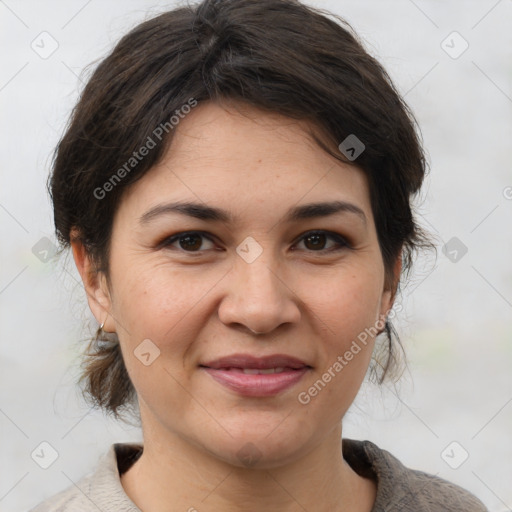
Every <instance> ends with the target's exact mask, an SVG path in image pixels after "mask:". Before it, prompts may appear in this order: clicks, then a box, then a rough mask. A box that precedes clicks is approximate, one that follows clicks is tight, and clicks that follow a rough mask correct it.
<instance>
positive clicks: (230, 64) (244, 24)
mask: <svg viewBox="0 0 512 512" xmlns="http://www.w3.org/2000/svg"><path fill="white" fill-rule="evenodd" d="M338 21H339V23H336V22H335V21H332V20H331V19H329V18H328V17H326V16H325V15H324V14H323V13H322V12H320V11H316V10H314V9H311V8H309V7H306V6H304V5H302V4H300V3H298V2H295V1H291V0H262V1H258V2H254V1H252V0H232V1H229V0H224V1H222V0H220V1H215V0H205V1H203V2H202V3H200V4H198V5H196V6H193V7H184V8H179V9H176V10H173V11H170V12H167V13H164V14H162V15H160V16H158V17H156V18H154V19H151V20H149V21H146V22H144V23H142V24H141V25H139V26H138V27H136V28H135V29H134V30H132V31H131V32H130V33H129V34H128V35H126V36H125V37H124V38H123V39H122V40H121V41H120V42H119V43H118V44H117V46H116V47H115V49H114V50H113V52H112V53H111V54H110V55H109V56H108V57H107V58H106V59H105V60H103V61H102V62H101V63H100V65H99V66H98V68H97V69H96V71H95V73H94V74H93V76H92V77H91V79H90V80H89V82H88V84H87V86H86V87H85V90H84V92H83V94H82V97H81V99H80V101H79V103H78V105H77V106H76V108H75V110H74V112H73V116H72V119H71V122H70V124H69V126H68V128H67V131H66V133H65V135H64V137H63V138H62V140H61V142H60V143H59V146H58V148H57V150H56V155H55V160H54V165H53V171H52V175H51V179H50V182H49V186H50V192H51V196H52V200H53V205H54V213H55V225H56V232H57V235H58V237H59V239H60V241H61V242H62V244H63V246H64V247H68V246H71V248H72V251H73V256H74V260H75V263H76V265H77V268H78V270H79V272H80V275H81V277H82V280H83V284H84V288H85V291H86V293H87V298H88V302H89V306H90V308H91V311H92V313H93V314H94V316H95V318H96V319H97V321H98V323H99V324H100V327H99V329H98V333H97V336H96V338H95V339H94V340H92V342H91V345H90V347H89V351H88V355H87V361H86V365H85V372H84V375H83V381H84V382H85V383H86V391H87V393H88V396H89V397H90V398H91V399H92V401H93V402H94V403H95V404H97V405H98V406H100V407H103V408H104V409H105V410H106V411H108V412H110V413H112V414H113V415H115V416H116V417H119V416H121V415H122V413H123V412H127V411H132V412H133V411H135V413H136V414H140V420H141V424H142V430H143V438H144V443H143V445H136V444H121V443H118V444H115V445H113V446H112V447H111V449H110V450H109V452H108V453H106V455H105V457H104V458H103V459H102V460H101V462H100V463H99V465H98V467H97V468H96V469H95V470H94V472H93V473H92V474H90V475H88V476H86V477H84V478H83V480H82V481H81V482H79V483H78V484H77V486H73V487H70V488H69V489H67V490H65V491H63V492H62V493H60V494H59V495H57V496H55V497H53V498H50V499H49V500H48V501H46V502H45V503H43V504H41V505H40V506H39V507H36V508H35V509H34V510H35V511H37V512H41V511H67V510H80V511H87V510H98V509H99V510H102V511H104V512H107V511H118V510H126V511H136V510H142V511H144V512H160V511H164V510H165V511H182V510H188V511H196V510H197V511H201V512H202V511H215V512H218V511H223V512H224V511H231V510H233V511H234V510H236V511H239V510H247V511H253V510H273V511H287V512H288V511H296V510H297V511H298V510H301V511H303V510H308V511H309V510H311V511H312V510H315V511H320V512H327V511H350V512H369V511H373V512H377V511H384V510H388V511H391V510H414V511H427V510H430V511H433V510H436V511H441V510H442V511H455V510H457V511H461V510H464V511H482V510H486V509H485V507H484V506H483V504H482V503H481V502H480V501H479V500H478V499H477V498H475V497H474V496H472V495H471V494H470V493H469V492H467V491H465V490H464V489H462V488H460V487H457V486H455V485H453V484H451V483H449V482H447V481H445V480H442V479H440V478H437V477H435V476H433V475H428V474H426V473H423V472H420V471H414V470H411V469H408V468H406V467H404V466H403V465H402V464H401V463H400V462H399V461H398V460H397V459H396V458H395V457H393V456H392V455H391V454H390V453H388V452H386V451H384V450H381V449H380V448H378V447H377V446H376V445H375V444H373V443H371V442H370V441H354V440H350V439H346V438H344V439H343V440H342V420H343V417H344V415H345V413H346V412H347V410H348V408H349V407H350V405H351V403H352V402H353V400H354V398H355V396H356V395H357V392H358V390H359V388H360V385H361V383H362V382H363V379H364V378H365V376H366V375H367V374H369V375H370V376H373V377H374V378H377V379H378V381H379V382H381V383H382V382H383V381H384V380H385V379H388V378H392V377H393V374H396V373H397V371H398V369H399V368H398V364H397V361H398V358H397V356H396V354H395V352H396V347H395V343H396V341H394V340H393V337H394V331H393V328H392V326H391V324H390V321H389V318H388V316H390V310H391V308H392V306H393V302H394V299H395V296H396V292H397V288H398V285H399V282H400V276H404V275H405V274H406V273H407V271H408V270H409V268H410V265H411V262H412V255H413V253H414V251H415V249H418V248H419V247H421V246H426V245H428V241H427V240H426V237H425V236H424V235H423V234H422V233H421V230H420V229H419V228H418V226H417V225H416V223H415V221H414V218H413V215H412V212H411V206H410V201H411V199H412V197H413V196H414V194H415V193H416V192H417V191H418V190H419V188H420V186H421V183H422V180H423V177H424V174H425V161H424V156H423V151H422V148H421V145H420V143H419V140H418V137H417V135H416V132H415V124H414V121H413V117H412V115H411V114H410V112H409V111H408V109H407V107H406V105H405V104H404V103H403V101H402V100H401V98H400V97H399V96H398V94H397V93H396V90H395V89H394V87H393V85H392V83H391V81H390V79H389V77H388V75H387V74H386V72H385V71H384V70H383V69H382V67H381V66H380V65H379V64H378V63H377V62H376V61H375V60H374V59H373V58H372V57H371V56H369V55H368V54H367V53H366V51H365V50H364V48H363V47H362V45H361V44H360V43H359V42H358V40H357V39H356V37H355V36H354V35H353V34H352V32H351V29H350V27H349V26H348V25H347V24H346V23H345V22H344V21H343V20H341V19H338Z"/></svg>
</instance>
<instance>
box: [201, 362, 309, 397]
mask: <svg viewBox="0 0 512 512" xmlns="http://www.w3.org/2000/svg"><path fill="white" fill-rule="evenodd" d="M199 367H200V368H201V369H202V370H203V371H205V372H206V373H208V374H209V375H210V376H211V377H212V378H213V379H214V380H215V381H216V382H218V383H219V384H221V385H222V386H224V387H225V388H228V389H230V390H231V391H234V392H235V393H237V394H239V395H242V396H248V397H268V396H273V395H276V394H278V393H280V392H283V391H284V390H286V389H289V388H290V387H292V386H294V385H295V384H297V383H298V382H299V381H300V380H301V379H302V378H303V376H304V375H305V374H306V373H307V372H308V371H309V370H311V369H312V367H311V366H310V365H308V364H306V363H305V362H304V361H301V360H300V359H297V358H295V357H292V356H287V355H283V354H274V355H271V356H266V357H254V356H251V355H247V354H234V355H231V356H227V357H222V358H219V359H215V360H212V361H209V362H207V363H205V364H200V365H199Z"/></svg>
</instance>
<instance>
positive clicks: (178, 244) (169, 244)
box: [158, 232, 214, 252]
mask: <svg viewBox="0 0 512 512" xmlns="http://www.w3.org/2000/svg"><path fill="white" fill-rule="evenodd" d="M205 244H206V247H204V245H205ZM208 244H209V246H208ZM158 247H160V248H163V247H165V248H168V249H177V250H180V249H181V250H182V251H184V252H204V251H205V250H208V249H213V247H214V244H213V242H212V240H211V239H210V238H209V237H207V236H206V235H205V234H203V233H200V232H190V233H178V234H177V235H173V236H171V237H169V238H167V239H166V240H164V241H163V242H161V243H160V244H158Z"/></svg>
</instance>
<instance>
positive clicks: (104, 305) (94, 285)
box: [71, 236, 115, 332]
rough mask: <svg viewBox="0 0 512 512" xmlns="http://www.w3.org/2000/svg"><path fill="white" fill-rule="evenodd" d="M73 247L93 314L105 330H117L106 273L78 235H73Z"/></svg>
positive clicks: (74, 257)
mask: <svg viewBox="0 0 512 512" xmlns="http://www.w3.org/2000/svg"><path fill="white" fill-rule="evenodd" d="M71 249H72V251H73V259H74V261H75V265H76V268H77V269H78V272H79V274H80V277H81V278H82V283H83V285H84V289H85V293H86V294H87V302H88V303H89V308H90V309H91V311H92V314H93V315H94V317H95V318H96V320H97V322H98V323H99V324H100V325H103V327H102V328H103V330H105V331H108V332H115V325H114V323H113V318H112V316H111V315H110V311H111V306H112V304H111V300H110V293H109V290H108V285H107V280H106V278H105V275H104V274H103V272H100V271H98V270H97V269H96V266H95V265H94V262H93V261H92V259H91V257H90V255H89V254H88V253H87V250H86V248H85V246H84V244H83V243H82V241H81V240H80V239H79V238H78V237H76V236H75V237H71Z"/></svg>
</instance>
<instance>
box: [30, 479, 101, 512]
mask: <svg viewBox="0 0 512 512" xmlns="http://www.w3.org/2000/svg"><path fill="white" fill-rule="evenodd" d="M90 481H91V476H90V475H87V476H85V477H83V478H82V479H81V480H80V481H79V482H77V483H76V485H75V484H72V485H70V486H69V487H67V488H66V489H64V490H63V491H61V492H59V493H58V494H55V495H54V496H51V497H50V498H48V499H46V500H45V501H43V502H42V503H40V504H39V505H37V506H36V507H35V508H33V509H31V510H30V511H29V512H65V511H69V510H83V511H84V512H88V511H89V510H97V509H95V508H91V506H89V505H90V504H87V503H84V499H83V498H84V496H87V494H89V492H90ZM93 507H94V505H93Z"/></svg>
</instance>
